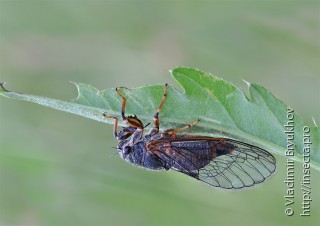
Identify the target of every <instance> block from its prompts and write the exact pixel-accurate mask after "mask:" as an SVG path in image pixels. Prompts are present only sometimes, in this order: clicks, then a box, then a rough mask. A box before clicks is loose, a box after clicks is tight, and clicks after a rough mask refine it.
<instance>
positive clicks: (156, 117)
mask: <svg viewBox="0 0 320 226" xmlns="http://www.w3.org/2000/svg"><path fill="white" fill-rule="evenodd" d="M167 87H168V84H167V83H166V84H165V85H164V89H163V96H162V100H161V102H160V104H159V107H158V108H157V112H156V113H155V115H154V116H153V124H154V127H153V128H152V130H151V131H150V133H149V135H151V136H152V135H155V134H157V133H159V124H160V123H159V113H160V111H161V109H162V107H163V104H164V101H165V100H166V97H167Z"/></svg>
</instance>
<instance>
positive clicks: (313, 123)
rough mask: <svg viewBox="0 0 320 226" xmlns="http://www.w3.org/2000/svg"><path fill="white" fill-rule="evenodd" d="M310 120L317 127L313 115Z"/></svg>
mask: <svg viewBox="0 0 320 226" xmlns="http://www.w3.org/2000/svg"><path fill="white" fill-rule="evenodd" d="M312 121H313V124H314V125H315V126H316V127H318V125H317V122H316V120H315V119H314V117H312Z"/></svg>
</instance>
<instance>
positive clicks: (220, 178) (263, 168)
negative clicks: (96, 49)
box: [103, 84, 276, 189]
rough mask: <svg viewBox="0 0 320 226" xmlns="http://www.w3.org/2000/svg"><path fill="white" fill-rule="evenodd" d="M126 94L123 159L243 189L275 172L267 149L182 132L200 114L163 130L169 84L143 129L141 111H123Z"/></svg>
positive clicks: (120, 134)
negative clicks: (148, 125) (162, 115)
mask: <svg viewBox="0 0 320 226" xmlns="http://www.w3.org/2000/svg"><path fill="white" fill-rule="evenodd" d="M116 92H117V94H118V95H119V96H120V97H121V98H122V106H121V117H122V120H123V122H124V123H125V124H126V125H127V127H124V128H123V129H122V130H121V131H120V132H117V126H118V118H117V117H115V116H110V115H106V114H105V113H104V114H103V115H104V117H105V118H113V119H114V127H113V133H114V137H115V138H116V139H117V140H118V141H119V144H118V145H117V150H118V152H119V155H120V157H121V158H122V159H124V160H126V161H128V162H130V163H132V164H134V165H138V166H141V167H143V168H147V169H151V170H169V169H172V170H175V171H178V172H181V173H184V174H186V175H188V176H190V177H193V178H195V179H197V180H200V181H202V182H204V183H206V184H208V185H211V186H214V187H219V188H223V189H243V188H249V187H252V186H254V185H256V184H259V183H262V182H264V181H265V179H266V178H267V177H269V176H270V175H271V174H272V173H274V172H275V169H276V160H275V158H274V157H273V156H272V155H271V154H270V153H269V152H267V151H266V150H263V149H261V148H259V147H256V146H253V145H250V144H247V143H244V142H241V141H238V140H233V139H229V138H214V137H206V136H192V135H186V134H180V132H182V131H184V130H186V129H188V128H190V127H192V126H194V125H196V124H197V123H199V120H196V121H194V122H193V123H191V124H189V125H186V126H184V127H182V128H178V129H169V130H166V131H164V132H162V133H161V132H160V131H159V124H160V123H159V113H160V111H161V109H162V107H163V105H164V102H165V100H166V97H167V84H165V86H164V94H163V97H162V100H161V102H160V104H159V107H158V109H157V111H156V113H155V115H154V117H153V124H154V127H153V128H152V129H151V131H150V133H149V134H147V135H144V133H143V130H144V128H145V127H144V125H143V123H142V122H141V120H140V119H138V118H137V116H135V115H134V116H125V107H126V98H125V97H124V96H123V95H122V94H121V93H120V92H119V88H116Z"/></svg>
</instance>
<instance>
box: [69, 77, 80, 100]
mask: <svg viewBox="0 0 320 226" xmlns="http://www.w3.org/2000/svg"><path fill="white" fill-rule="evenodd" d="M69 82H70V83H71V84H73V85H75V86H76V88H77V97H76V98H75V99H73V100H76V99H78V98H79V96H80V87H79V84H78V83H76V82H74V81H69Z"/></svg>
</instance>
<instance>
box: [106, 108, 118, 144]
mask: <svg viewBox="0 0 320 226" xmlns="http://www.w3.org/2000/svg"><path fill="white" fill-rule="evenodd" d="M103 116H104V117H105V118H113V119H114V124H113V136H114V138H116V139H117V140H120V138H119V136H118V132H117V127H118V118H117V117H114V116H110V115H106V114H105V113H103Z"/></svg>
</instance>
